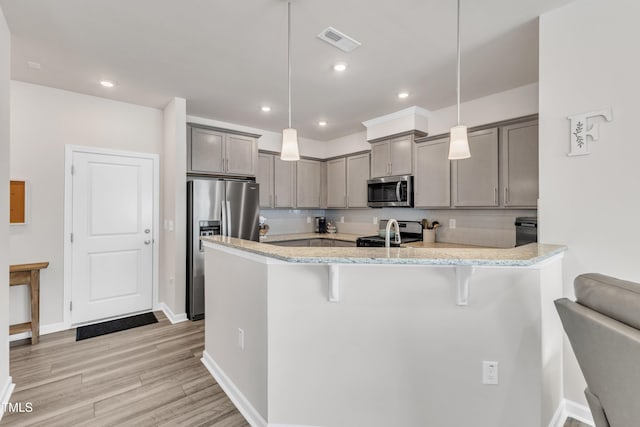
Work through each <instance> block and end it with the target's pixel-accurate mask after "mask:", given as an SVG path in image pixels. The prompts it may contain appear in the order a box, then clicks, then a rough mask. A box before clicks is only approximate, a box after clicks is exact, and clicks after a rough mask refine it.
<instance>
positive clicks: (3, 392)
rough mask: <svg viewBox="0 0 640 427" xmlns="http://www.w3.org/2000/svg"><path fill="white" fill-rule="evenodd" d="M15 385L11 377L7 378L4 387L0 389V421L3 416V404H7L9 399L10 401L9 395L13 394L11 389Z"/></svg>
mask: <svg viewBox="0 0 640 427" xmlns="http://www.w3.org/2000/svg"><path fill="white" fill-rule="evenodd" d="M15 387H16V385H15V384H14V383H13V379H12V378H11V377H7V382H6V383H5V385H4V387H2V389H0V420H1V419H2V416H3V415H4V404H5V403H9V399H11V393H13V389H14V388H15Z"/></svg>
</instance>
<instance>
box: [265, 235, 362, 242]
mask: <svg viewBox="0 0 640 427" xmlns="http://www.w3.org/2000/svg"><path fill="white" fill-rule="evenodd" d="M358 237H360V236H359V235H357V234H347V233H323V234H321V233H297V234H267V238H266V239H265V240H264V241H263V243H275V242H284V241H288V240H306V239H329V240H342V241H345V242H355V241H356V239H357V238H358Z"/></svg>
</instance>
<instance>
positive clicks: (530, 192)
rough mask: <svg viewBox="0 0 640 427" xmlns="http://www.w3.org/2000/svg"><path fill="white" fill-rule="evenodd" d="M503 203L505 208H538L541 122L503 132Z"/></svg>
mask: <svg viewBox="0 0 640 427" xmlns="http://www.w3.org/2000/svg"><path fill="white" fill-rule="evenodd" d="M500 137H501V142H502V147H501V163H502V176H501V182H502V194H501V196H502V200H503V204H504V206H506V207H536V206H537V204H538V121H537V120H535V121H530V122H525V123H517V124H513V125H508V126H504V127H502V128H501V135H500Z"/></svg>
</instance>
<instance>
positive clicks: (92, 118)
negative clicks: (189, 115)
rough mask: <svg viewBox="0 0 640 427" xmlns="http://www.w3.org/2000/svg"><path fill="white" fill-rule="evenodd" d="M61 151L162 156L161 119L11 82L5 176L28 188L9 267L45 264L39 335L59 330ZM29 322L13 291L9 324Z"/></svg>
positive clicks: (21, 296)
mask: <svg viewBox="0 0 640 427" xmlns="http://www.w3.org/2000/svg"><path fill="white" fill-rule="evenodd" d="M2 129H6V128H5V127H2ZM65 144H74V145H83V146H93V147H101V148H108V149H115V150H130V151H139V152H147V153H157V154H161V153H162V111H160V110H157V109H154V108H148V107H141V106H137V105H133V104H127V103H123V102H117V101H112V100H108V99H104V98H98V97H94V96H88V95H81V94H78V93H74V92H68V91H64V90H59V89H53V88H49V87H45V86H38V85H33V84H29V83H23V82H18V81H12V82H11V156H10V164H11V176H12V177H15V178H21V179H26V180H27V181H28V191H29V195H28V206H29V213H28V218H27V221H28V223H27V224H26V225H21V226H12V227H11V236H10V245H11V254H10V257H9V261H10V263H11V264H19V263H26V262H36V261H49V263H50V264H49V268H47V269H46V270H43V271H42V275H41V285H40V322H41V328H42V326H46V325H51V324H58V323H60V322H63V314H64V311H63V239H64V236H63V216H64V182H65V181H64V179H65V177H64V147H65ZM160 192H161V193H162V188H161V189H160ZM162 219H163V218H162V217H161V218H160V220H161V221H162ZM20 288H25V287H24V286H16V287H14V289H15V290H16V291H17V290H20ZM28 318H29V308H28V298H27V294H26V292H25V293H18V292H13V289H12V292H11V321H12V323H13V322H15V323H20V322H23V321H27V320H28Z"/></svg>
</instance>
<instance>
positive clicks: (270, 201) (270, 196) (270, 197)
mask: <svg viewBox="0 0 640 427" xmlns="http://www.w3.org/2000/svg"><path fill="white" fill-rule="evenodd" d="M269 206H270V207H273V195H271V194H269Z"/></svg>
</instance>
